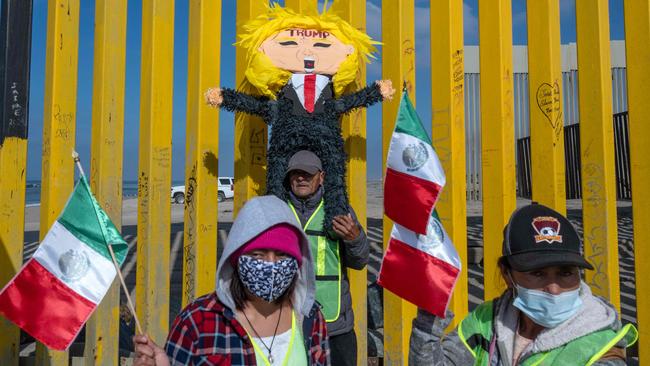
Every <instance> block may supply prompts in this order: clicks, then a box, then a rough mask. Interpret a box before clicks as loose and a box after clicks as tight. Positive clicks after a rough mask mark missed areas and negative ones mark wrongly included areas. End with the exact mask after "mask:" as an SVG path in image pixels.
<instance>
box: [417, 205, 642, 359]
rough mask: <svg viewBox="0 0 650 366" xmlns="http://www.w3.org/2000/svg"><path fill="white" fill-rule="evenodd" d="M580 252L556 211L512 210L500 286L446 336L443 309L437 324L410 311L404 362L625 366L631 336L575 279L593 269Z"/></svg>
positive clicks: (613, 312)
mask: <svg viewBox="0 0 650 366" xmlns="http://www.w3.org/2000/svg"><path fill="white" fill-rule="evenodd" d="M580 249H581V241H580V237H579V236H578V233H577V232H576V230H575V228H574V227H573V225H571V223H570V222H569V220H567V218H566V217H564V216H563V215H561V214H560V213H558V212H556V211H554V210H552V209H550V208H548V207H546V206H542V205H540V204H536V203H533V204H531V205H528V206H524V207H522V208H519V209H518V210H516V211H515V212H514V213H513V214H512V216H511V217H510V221H509V223H508V225H506V227H505V229H504V230H503V251H502V254H503V256H502V257H501V258H500V259H499V261H498V265H499V268H500V269H501V275H502V276H503V278H504V280H505V282H506V283H507V285H508V289H507V290H506V291H505V292H504V293H503V294H502V295H501V296H499V297H497V298H496V299H494V300H491V301H486V302H484V303H483V304H481V305H479V306H478V307H477V308H476V309H475V310H474V311H472V312H471V313H470V314H469V315H467V317H465V319H463V320H462V321H461V322H460V324H459V325H458V327H457V328H456V329H455V330H454V331H453V332H451V333H450V334H448V335H444V329H445V327H446V326H447V325H448V324H449V322H450V321H451V319H452V318H453V314H451V312H450V311H448V312H447V316H446V318H445V319H440V318H437V317H435V316H434V315H432V314H429V313H427V312H426V311H424V310H422V309H418V315H417V318H416V319H415V320H414V321H413V330H412V333H411V343H410V349H409V365H416V366H424V365H434V364H435V365H599V366H605V365H608V366H613V365H621V366H623V365H625V364H626V362H625V348H626V347H628V346H630V345H632V344H633V343H634V342H635V341H636V337H637V331H636V329H635V328H634V326H632V325H631V324H628V325H626V326H622V325H621V322H620V320H619V316H618V314H617V312H616V309H615V308H614V307H613V306H612V305H611V304H609V303H608V302H607V301H606V300H604V299H602V298H600V297H597V296H594V295H592V294H591V289H590V288H589V285H587V284H586V283H584V282H582V281H581V273H580V272H581V271H582V270H585V269H593V266H592V265H591V264H589V262H587V261H586V260H585V258H584V257H583V256H582V253H581V250H580ZM486 278H487V276H486ZM443 335H444V337H443Z"/></svg>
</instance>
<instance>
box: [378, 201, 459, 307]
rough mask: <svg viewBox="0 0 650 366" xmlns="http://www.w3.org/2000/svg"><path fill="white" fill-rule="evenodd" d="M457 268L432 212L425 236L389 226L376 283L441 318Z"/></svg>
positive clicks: (445, 236)
mask: <svg viewBox="0 0 650 366" xmlns="http://www.w3.org/2000/svg"><path fill="white" fill-rule="evenodd" d="M460 269H461V263H460V258H459V257H458V253H457V252H456V249H455V248H454V246H453V244H452V243H451V240H450V239H449V236H448V235H447V233H446V232H445V229H444V228H443V227H442V224H441V223H440V218H439V217H438V214H437V213H436V212H435V211H434V212H433V215H431V216H430V217H429V221H428V223H427V232H426V235H419V234H416V233H414V232H413V231H411V230H408V229H407V228H405V227H403V226H401V225H399V224H394V225H393V231H392V233H391V238H390V241H389V242H388V249H387V250H386V254H385V255H384V259H383V261H382V264H381V269H380V271H379V280H378V282H379V284H380V285H381V286H382V287H384V288H385V289H387V290H389V291H390V292H392V293H394V294H395V295H397V296H399V297H401V298H403V299H405V300H407V301H409V302H411V303H413V304H415V305H417V306H419V307H420V308H422V309H425V310H426V311H428V312H430V313H432V314H434V315H436V316H438V317H441V318H444V317H445V310H446V309H447V306H448V305H449V300H450V299H451V294H452V292H453V290H454V286H455V285H456V281H457V280H458V275H459V274H460Z"/></svg>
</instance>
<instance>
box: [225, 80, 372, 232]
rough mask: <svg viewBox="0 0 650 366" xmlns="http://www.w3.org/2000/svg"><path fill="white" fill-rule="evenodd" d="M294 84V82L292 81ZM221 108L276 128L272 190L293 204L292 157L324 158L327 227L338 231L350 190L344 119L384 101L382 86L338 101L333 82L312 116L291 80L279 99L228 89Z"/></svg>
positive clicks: (268, 179)
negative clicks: (335, 222) (336, 221)
mask: <svg viewBox="0 0 650 366" xmlns="http://www.w3.org/2000/svg"><path fill="white" fill-rule="evenodd" d="M290 80H291V79H290ZM221 92H222V96H223V103H222V104H221V108H224V109H226V110H228V111H231V112H244V113H247V114H251V115H256V116H260V117H261V118H262V119H263V120H264V122H266V124H268V125H269V126H271V127H272V129H271V141H270V142H271V143H270V147H269V151H268V154H267V159H268V166H267V175H266V189H267V193H268V194H273V195H276V196H277V197H279V198H281V199H283V200H285V201H286V200H287V199H288V193H287V192H288V190H289V187H288V186H286V185H285V181H284V179H285V173H286V169H287V164H288V162H289V158H291V156H292V155H293V154H294V153H295V152H297V151H299V150H310V151H312V152H313V153H315V154H316V155H318V157H319V158H320V159H321V162H322V164H323V170H324V172H325V181H324V182H323V186H324V187H323V188H324V190H325V192H324V197H323V198H324V201H325V225H326V227H328V228H331V226H332V219H333V218H334V216H338V215H346V214H347V213H348V196H347V191H346V185H345V167H346V165H345V163H346V155H345V151H344V148H343V137H342V135H341V122H340V120H341V117H342V115H343V114H345V113H348V112H350V111H351V110H353V109H355V108H359V107H368V106H370V105H372V104H375V103H377V102H380V101H381V100H382V99H383V98H382V96H381V93H380V89H379V86H378V85H377V84H372V85H370V86H368V87H366V88H364V89H361V90H359V91H357V92H354V93H351V94H347V95H343V96H341V97H340V98H334V95H333V89H332V83H331V81H329V82H328V83H327V85H326V86H325V87H324V88H323V89H322V91H321V93H320V96H318V97H317V99H316V100H315V102H314V103H313V113H309V112H308V111H307V110H306V109H305V107H304V106H303V103H302V102H301V99H303V98H302V97H299V96H298V94H297V93H296V91H295V90H294V87H293V86H292V83H291V81H290V82H289V83H288V84H287V85H285V86H284V87H283V88H282V89H281V90H280V92H279V93H278V97H277V99H276V100H271V99H269V98H267V97H255V96H251V95H248V94H244V93H241V92H238V91H235V90H232V89H226V88H224V89H222V90H221Z"/></svg>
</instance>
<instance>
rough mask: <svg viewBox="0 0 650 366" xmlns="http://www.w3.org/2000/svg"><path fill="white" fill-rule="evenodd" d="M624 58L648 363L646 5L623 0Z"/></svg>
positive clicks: (649, 40) (642, 336) (649, 54)
mask: <svg viewBox="0 0 650 366" xmlns="http://www.w3.org/2000/svg"><path fill="white" fill-rule="evenodd" d="M623 5H624V9H625V58H626V63H627V98H628V109H629V118H630V119H629V123H630V170H631V174H632V217H633V218H634V222H633V224H634V243H635V244H636V245H634V257H635V258H637V260H636V261H635V264H634V266H635V271H634V273H635V275H636V311H637V313H636V319H637V324H639V361H641V363H642V364H647V363H650V272H648V270H647V268H645V266H646V263H645V258H650V247H649V246H648V245H647V243H650V190H648V187H650V160H648V157H649V156H650V144H649V143H648V136H650V98H648V85H650V67H648V60H650V47H648V45H650V2H649V1H648V0H626V1H625V2H624V3H623Z"/></svg>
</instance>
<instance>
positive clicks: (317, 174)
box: [285, 150, 369, 366]
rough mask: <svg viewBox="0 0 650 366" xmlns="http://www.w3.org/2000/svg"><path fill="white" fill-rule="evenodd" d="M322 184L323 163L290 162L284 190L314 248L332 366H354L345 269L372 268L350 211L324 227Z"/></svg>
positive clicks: (312, 157)
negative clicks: (286, 191)
mask: <svg viewBox="0 0 650 366" xmlns="http://www.w3.org/2000/svg"><path fill="white" fill-rule="evenodd" d="M324 179H325V172H323V168H322V166H321V161H320V159H319V158H318V156H316V154H314V153H312V152H311V151H307V150H301V151H298V152H297V153H295V154H294V155H293V156H292V157H291V159H290V160H289V164H288V167H287V171H286V175H285V187H286V188H287V190H288V191H289V206H290V207H291V209H292V210H293V212H294V213H295V215H296V218H297V219H298V221H300V224H301V225H302V227H303V229H304V230H305V233H306V234H307V237H308V238H309V242H310V244H311V251H312V258H313V260H314V268H315V270H316V300H317V301H318V302H319V303H320V304H321V306H322V309H321V310H322V312H323V315H324V316H325V320H326V321H327V333H328V335H329V340H330V355H331V360H332V365H337V366H339V365H343V366H345V365H356V364H357V343H356V342H357V340H356V335H355V333H354V314H353V313H352V298H351V296H350V284H349V282H348V278H347V268H352V269H357V270H360V269H363V268H364V267H365V266H366V265H367V264H368V256H369V246H368V239H367V237H366V233H365V232H364V231H363V227H361V225H360V224H359V222H358V220H357V218H356V215H355V213H354V211H353V210H352V208H351V207H348V211H349V212H348V214H347V215H339V216H335V217H334V218H333V220H332V227H331V228H327V227H325V225H324V223H325V222H326V221H325V211H324V208H323V205H324V202H323V190H324V189H326V187H323V181H324ZM364 351H365V350H364Z"/></svg>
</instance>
